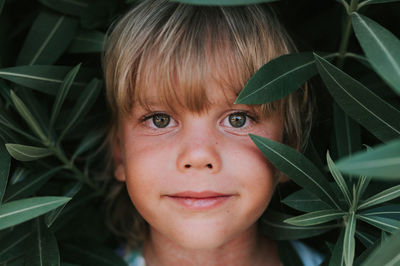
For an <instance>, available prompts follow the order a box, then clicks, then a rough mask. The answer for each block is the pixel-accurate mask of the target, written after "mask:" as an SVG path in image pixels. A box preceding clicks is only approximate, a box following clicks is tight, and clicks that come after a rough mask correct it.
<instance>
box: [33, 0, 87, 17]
mask: <svg viewBox="0 0 400 266" xmlns="http://www.w3.org/2000/svg"><path fill="white" fill-rule="evenodd" d="M39 2H40V3H41V4H43V5H45V6H47V7H49V8H51V9H53V10H56V11H58V12H61V13H63V14H67V15H72V16H81V15H83V14H85V13H86V12H88V7H89V2H90V1H89V0H75V1H71V0H39Z"/></svg>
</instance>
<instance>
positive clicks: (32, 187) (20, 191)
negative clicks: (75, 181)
mask: <svg viewBox="0 0 400 266" xmlns="http://www.w3.org/2000/svg"><path fill="white" fill-rule="evenodd" d="M60 169H61V167H55V168H53V169H51V170H48V171H46V172H45V173H40V174H38V175H34V176H30V177H29V178H26V179H25V180H23V181H21V182H18V183H17V184H14V185H11V186H8V187H7V191H6V194H5V196H4V201H5V202H8V201H12V200H17V199H21V198H25V197H28V196H31V195H32V194H34V193H35V192H36V191H38V190H39V189H40V188H41V187H42V186H43V185H44V184H45V183H46V182H47V181H48V180H50V178H52V177H53V176H54V174H55V173H56V172H58V171H59V170H60Z"/></svg>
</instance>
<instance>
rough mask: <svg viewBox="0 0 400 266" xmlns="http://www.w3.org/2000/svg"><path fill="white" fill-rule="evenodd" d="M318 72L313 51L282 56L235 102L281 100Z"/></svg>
mask: <svg viewBox="0 0 400 266" xmlns="http://www.w3.org/2000/svg"><path fill="white" fill-rule="evenodd" d="M317 72H318V71H317V69H316V67H315V63H314V57H313V55H312V53H311V52H305V53H299V54H288V55H283V56H280V57H278V58H276V59H273V60H271V61H269V62H268V63H266V64H265V65H264V66H262V67H261V68H260V69H259V70H258V71H257V72H256V73H255V74H254V75H253V76H252V77H251V78H250V79H249V81H248V82H247V84H246V85H245V87H244V88H243V90H242V91H241V92H240V94H239V96H238V98H237V99H236V102H235V103H240V104H262V103H268V102H272V101H275V100H278V99H280V98H283V97H285V96H287V95H289V94H290V93H291V92H293V91H295V90H296V89H298V88H300V87H301V85H303V84H304V83H305V82H306V81H307V80H309V79H310V78H311V77H312V76H314V75H316V74H317Z"/></svg>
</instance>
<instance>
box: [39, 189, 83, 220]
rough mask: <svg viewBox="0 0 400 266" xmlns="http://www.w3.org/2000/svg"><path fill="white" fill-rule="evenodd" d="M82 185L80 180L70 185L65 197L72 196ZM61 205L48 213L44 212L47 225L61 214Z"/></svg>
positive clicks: (62, 206) (62, 207)
mask: <svg viewBox="0 0 400 266" xmlns="http://www.w3.org/2000/svg"><path fill="white" fill-rule="evenodd" d="M82 187H83V183H82V182H77V183H76V184H75V185H73V186H72V187H71V189H69V190H68V192H67V193H65V194H64V196H65V197H69V198H73V197H74V196H75V195H76V194H77V193H78V192H79V191H80V190H81V189H82ZM66 204H67V203H65V204H64V205H61V206H60V207H58V208H57V209H54V210H52V211H50V212H48V213H46V215H45V217H44V219H45V223H46V225H47V227H50V226H52V225H53V223H54V221H55V220H56V219H57V217H58V216H59V215H60V214H61V212H62V210H63V209H64V207H65V205H66Z"/></svg>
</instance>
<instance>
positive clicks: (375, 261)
mask: <svg viewBox="0 0 400 266" xmlns="http://www.w3.org/2000/svg"><path fill="white" fill-rule="evenodd" d="M399 250H400V231H397V232H396V233H395V234H393V235H392V236H391V237H390V238H389V239H388V240H387V241H385V242H384V243H381V245H380V246H379V247H378V248H376V249H375V250H374V251H373V252H372V254H371V255H370V256H369V257H368V258H367V259H366V260H365V262H364V263H363V264H362V265H363V266H376V265H382V266H395V265H399V264H400V253H399Z"/></svg>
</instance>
